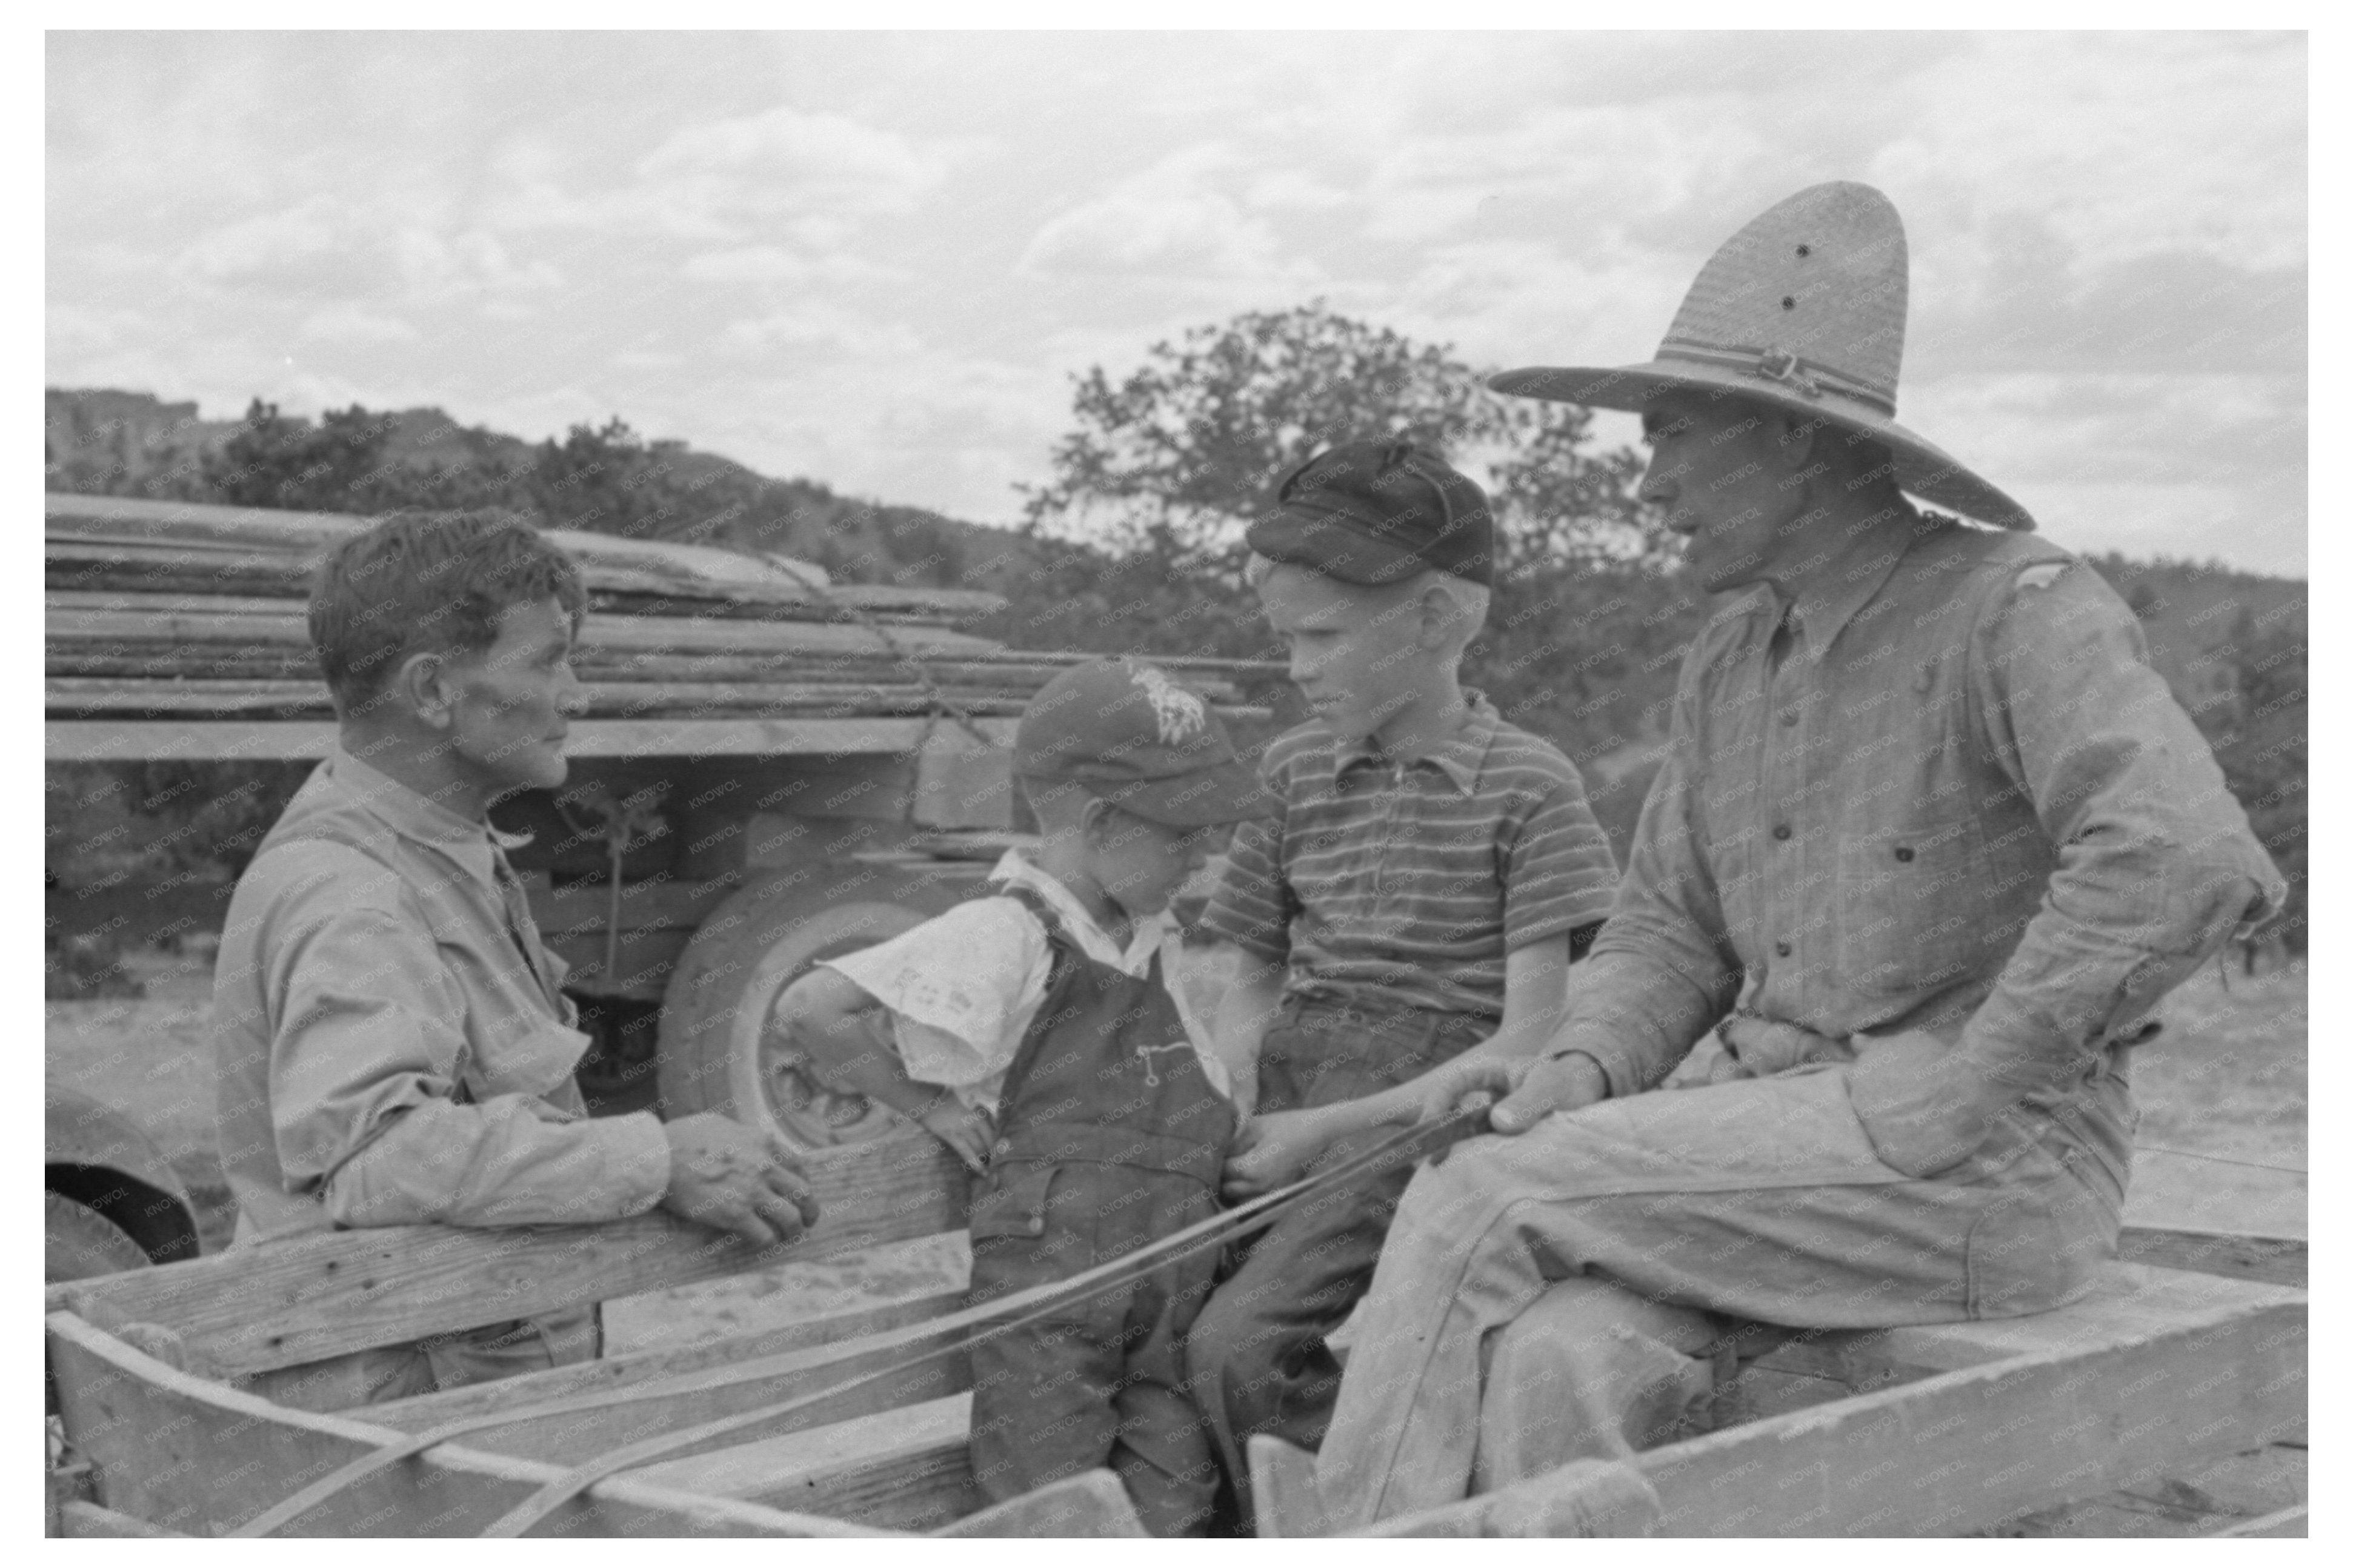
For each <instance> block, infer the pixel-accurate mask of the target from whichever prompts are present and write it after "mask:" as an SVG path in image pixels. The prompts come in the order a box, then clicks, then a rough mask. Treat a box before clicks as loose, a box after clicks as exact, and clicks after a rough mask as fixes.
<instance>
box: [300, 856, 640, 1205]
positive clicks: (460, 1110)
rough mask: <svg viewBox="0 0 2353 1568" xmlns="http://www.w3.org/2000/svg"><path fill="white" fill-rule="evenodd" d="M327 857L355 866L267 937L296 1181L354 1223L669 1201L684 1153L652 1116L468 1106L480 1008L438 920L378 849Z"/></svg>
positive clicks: (306, 888)
mask: <svg viewBox="0 0 2353 1568" xmlns="http://www.w3.org/2000/svg"><path fill="white" fill-rule="evenodd" d="M311 853H313V854H316V855H323V856H330V857H335V858H339V860H340V861H342V862H343V865H342V872H343V874H341V875H338V876H335V877H333V878H332V879H330V878H311V879H308V880H307V881H305V882H304V883H302V884H301V885H299V886H296V887H294V888H291V889H289V890H288V892H287V894H286V896H285V897H284V898H283V899H281V900H280V901H279V903H278V906H277V908H276V909H275V910H273V911H272V915H273V918H274V919H275V920H276V921H278V922H279V931H278V932H277V933H276V938H275V940H272V941H270V942H267V943H265V944H264V950H265V951H266V952H269V953H270V954H271V958H272V963H271V972H270V973H269V977H268V984H269V990H270V992H271V994H272V997H273V1005H272V1007H271V1014H272V1016H274V1017H275V1018H276V1019H277V1020H278V1023H277V1026H276V1027H275V1029H274V1030H273V1033H272V1038H271V1042H270V1061H269V1079H270V1087H269V1105H270V1114H271V1121H272V1127H273V1131H274V1132H275V1134H276V1139H277V1147H278V1157H279V1163H280V1168H281V1169H282V1170H283V1172H284V1180H285V1184H286V1186H287V1188H288V1190H289V1191H290V1192H292V1193H304V1192H318V1193H320V1194H321V1196H322V1199H323V1201H324V1204H325V1207H326V1210H327V1214H328V1215H329V1217H330V1218H332V1219H333V1220H334V1221H335V1222H336V1223H337V1224H339V1225H345V1226H386V1225H411V1224H422V1223H427V1222H439V1223H443V1224H448V1225H461V1226H501V1225H539V1224H555V1223H580V1222H586V1221H596V1220H607V1219H617V1218H620V1217H622V1216H624V1215H634V1214H640V1213H643V1212H644V1211H645V1210H647V1209H649V1208H650V1207H652V1206H653V1205H654V1204H656V1203H657V1202H659V1199H660V1197H661V1195H662V1193H663V1191H664V1189H665V1188H666V1187H667V1185H668V1183H669V1179H670V1149H669V1140H668V1138H667V1137H666V1135H665V1134H664V1133H663V1131H662V1130H661V1126H660V1123H659V1121H656V1119H655V1118H654V1117H653V1116H651V1115H650V1114H638V1115H634V1116H621V1117H613V1118H609V1119H606V1120H601V1121H592V1120H590V1119H588V1118H586V1117H583V1116H576V1115H574V1114H572V1113H571V1112H568V1111H566V1110H562V1109H560V1108H559V1107H557V1106H554V1105H552V1104H550V1103H549V1102H547V1101H546V1100H542V1099H540V1098H538V1097H537V1096H534V1095H526V1094H502V1095H496V1096H492V1097H490V1098H488V1099H485V1100H481V1101H480V1102H479V1103H471V1104H461V1103H459V1099H458V1095H459V1082H460V1072H461V1064H462V1062H463V1058H464V1053H465V1041H464V1038H463V1037H462V1036H461V1035H460V1034H459V1032H458V1030H459V1024H460V1022H461V1021H462V1020H463V1019H464V1017H465V1016H466V1004H465V999H464V997H463V996H462V995H461V994H459V990H458V988H457V986H456V985H455V984H452V983H451V981H450V979H449V977H448V973H447V972H446V971H445V969H444V968H443V966H442V963H441V959H440V954H439V952H438V950H437V948H436V945H435V943H434V941H433V939H432V937H431V935H430V933H429V932H428V931H427V929H426V927H425V924H424V922H423V921H422V920H421V918H419V917H418V915H417V913H416V911H414V910H408V909H405V908H404V907H403V904H404V900H403V899H402V896H401V892H400V888H399V884H398V882H397V879H395V878H393V877H391V876H390V875H389V874H388V873H385V872H384V871H382V870H381V869H380V868H376V867H375V866H374V865H373V864H372V863H370V862H369V861H367V860H366V859H365V858H364V857H361V856H358V855H355V854H351V853H349V852H346V851H343V850H341V849H336V848H332V847H322V848H319V849H316V850H312V851H311ZM548 1027H549V1028H550V1029H551V1030H553V1029H558V1028H561V1027H562V1026H561V1025H559V1024H558V1023H556V1021H555V1020H554V1019H552V1018H551V1019H550V1020H549V1021H548ZM567 1033H568V1031H567ZM575 1038H576V1037H575ZM554 1044H555V1042H551V1045H554Z"/></svg>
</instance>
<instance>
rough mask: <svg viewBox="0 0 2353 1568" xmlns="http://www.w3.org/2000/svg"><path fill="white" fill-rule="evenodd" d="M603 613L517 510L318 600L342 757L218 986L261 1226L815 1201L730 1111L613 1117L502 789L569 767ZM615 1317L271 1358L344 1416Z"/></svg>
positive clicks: (232, 931) (481, 515)
mask: <svg viewBox="0 0 2353 1568" xmlns="http://www.w3.org/2000/svg"><path fill="white" fill-rule="evenodd" d="M585 606H586V594H585V593H584V592H583V590H582V587H581V584H580V576H579V574H578V572H577V571H576V570H575V568H574V567H573V564H572V563H571V561H570V560H569V559H568V558H566V557H565V555H564V553H563V552H560V551H558V550H557V549H555V548H554V546H553V545H551V544H549V543H547V542H545V541H544V540H543V539H542V538H540V536H539V535H538V533H537V532H536V531H533V529H532V528H531V527H530V526H529V525H528V524H525V523H523V522H522V521H519V520H517V519H513V518H511V517H507V516H503V515H501V514H499V513H493V512H475V513H460V514H439V515H434V514H425V513H399V514H395V515H394V516H392V517H389V518H386V519H385V520H384V521H381V522H379V523H377V524H376V525H375V527H373V528H370V529H368V530H367V531H364V532H363V533H359V534H355V535H353V537H352V538H350V539H348V540H346V541H344V542H343V543H342V544H340V545H338V546H337V547H336V548H335V549H334V550H333V551H332V552H331V553H330V554H329V555H328V557H327V559H326V561H325V562H324V563H322V566H321V568H320V573H319V576H318V580H317V583H316V584H315V586H314V588H313V590H312V593H311V645H312V647H314V648H316V649H317V651H318V656H319V664H320V668H321V669H322V671H323V672H324V674H325V676H326V679H327V689H328V691H329V692H330V693H331V695H332V698H333V700H334V704H335V712H336V716H337V719H338V721H339V731H340V733H339V737H338V742H337V745H336V749H335V750H334V752H332V754H331V755H330V756H329V757H328V758H327V760H326V761H325V762H323V763H321V764H320V765H319V766H318V768H317V769H316V770H315V771H313V772H312V773H311V776H310V778H309V780H308V781H306V782H305V783H304V784H303V785H302V788H301V790H300V791H299V792H298V793H297V794H296V795H295V796H294V798H293V800H292V801H290V803H288V805H287V807H286V811H285V814H284V815H283V816H280V818H279V820H278V823H277V826H274V827H273V828H271V829H270V832H269V837H266V838H264V839H263V840H262V842H261V847H260V848H259V851H257V852H256V853H255V855H254V858H253V862H252V864H251V865H250V866H248V868H247V869H246V873H245V876H244V877H243V878H242V879H240V880H239V881H238V883H237V891H236V894H235V895H234V896H233V897H232V898H231V899H230V900H229V909H228V918H227V928H226V929H225V930H224V931H223V932H222V933H221V948H220V954H219V962H218V966H217V968H216V971H215V973H214V978H213V1007H214V1022H213V1030H214V1047H215V1052H216V1068H217V1073H218V1085H219V1101H218V1119H219V1120H218V1127H219V1136H220V1152H221V1164H222V1167H223V1169H224V1170H225V1171H226V1172H227V1176H228V1184H229V1190H230V1191H231V1192H232V1193H233V1194H235V1195H236V1198H237V1244H238V1245H244V1244H247V1243H250V1242H259V1241H267V1240H270V1239H274V1238H278V1237H292V1236H302V1235H307V1234H310V1233H311V1232H315V1231H322V1230H326V1229H330V1228H332V1227H336V1226H383V1225H417V1224H424V1223H427V1222H438V1223H441V1224H444V1225H458V1226H504V1225H546V1224H562V1223H574V1224H576V1223H580V1222H584V1221H595V1220H608V1219H618V1218H621V1217H623V1216H625V1215H634V1214H640V1213H643V1212H644V1211H645V1210H647V1209H649V1208H652V1207H654V1206H655V1205H661V1206H663V1207H666V1208H668V1209H670V1210H671V1211H672V1212H674V1213H677V1214H680V1215H684V1216H685V1217H687V1218H689V1219H693V1220H697V1221H700V1222H702V1223H703V1224H706V1225H712V1226H719V1227H721V1228H723V1229H726V1230H731V1231H733V1232H735V1233H736V1234H738V1235H740V1236H742V1237H744V1238H745V1239H746V1240H748V1241H750V1242H752V1243H754V1245H756V1246H766V1245H769V1244H770V1243H773V1242H777V1241H788V1240H790V1239H792V1238H793V1237H796V1236H797V1235H799V1234H800V1232H801V1230H802V1227H803V1226H806V1225H808V1224H813V1223H814V1222H815V1220H816V1218H817V1205H816V1201H815V1200H814V1198H812V1197H811V1195H810V1194H809V1190H808V1186H807V1183H806V1182H805V1181H803V1180H802V1178H801V1175H800V1173H799V1172H798V1171H797V1169H796V1168H795V1167H794V1165H793V1163H792V1161H791V1157H790V1155H789V1153H788V1152H786V1150H785V1149H784V1148H783V1146H782V1145H781V1144H772V1143H771V1142H770V1141H768V1140H766V1139H764V1138H762V1137H760V1136H759V1135H757V1134H755V1133H754V1132H752V1131H750V1130H749V1129H747V1128H744V1127H742V1126H740V1125H738V1124H737V1123H735V1122H733V1121H728V1120H727V1119H726V1118H724V1117H721V1116H714V1115H702V1116H690V1117H684V1118H681V1120H679V1121H673V1122H670V1123H669V1124H668V1125H666V1126H665V1125H664V1124H663V1123H661V1122H659V1121H656V1120H655V1119H654V1117H653V1115H652V1114H651V1113H650V1112H640V1113H638V1114H637V1115H633V1116H617V1117H611V1118H607V1119H606V1120H602V1121H590V1120H589V1119H588V1118H587V1115H586V1110H585V1108H584V1106H583V1104H582V1101H581V1099H580V1091H579V1089H577V1088H576V1087H575V1085H574V1083H573V1080H572V1069H573V1067H574V1065H575V1063H577V1062H578V1061H579V1059H580V1056H581V1053H582V1051H583V1050H584V1049H586V1046H587V1043H588V1037H586V1035H584V1034H582V1033H581V1032H580V1031H579V1030H578V1029H577V1028H576V1027H575V1024H576V1023H577V1021H578V1015H577V1013H576V1011H575V1009H574V1007H573V1005H572V1002H571V1000H570V999H569V998H567V997H566V996H565V994H564V993H563V990H562V986H563V982H564V970H565V965H564V961H563V960H561V959H559V958H557V957H555V956H554V954H552V953H550V952H548V951H547V950H546V949H545V948H544V947H543V946H542V945H541V944H540V940H539V931H538V928H537V927H536V926H534V925H533V922H532V918H531V910H530V908H529V906H528V905H527V904H526V903H525V901H524V898H523V890H522V884H521V883H520V882H518V881H517V880H516V879H515V874H514V871H513V869H512V868H511V867H510V866H509V865H508V864H507V858H506V850H507V849H508V848H510V847H513V846H514V845H515V844H516V843H517V842H519V841H518V840H514V839H510V838H506V837H503V836H501V834H500V833H499V832H498V831H497V830H496V829H494V828H493V827H491V825H490V820H489V816H488V813H489V808H490V805H491V802H492V801H494V800H497V799H498V798H500V797H501V796H502V795H510V794H512V793H513V792H515V791H517V790H522V789H533V788H539V789H548V788H554V786H555V785H558V784H562V783H563V782H564V776H565V756H564V739H565V728H566V726H567V724H568V723H569V721H570V720H571V718H572V716H573V715H575V714H576V713H577V712H579V711H580V710H581V708H582V706H583V701H582V695H581V689H580V683H579V682H578V681H577V680H576V679H574V678H573V674H572V666H571V663H570V659H571V654H572V646H573V641H574V638H575V637H577V636H578V634H579V629H580V621H581V616H582V613H583V610H584V608H585ZM599 1341H600V1335H599V1331H598V1326H597V1321H596V1313H595V1312H594V1310H573V1311H566V1312H559V1313H554V1314H551V1315H550V1316H548V1317H545V1318H541V1319H537V1320H527V1321H506V1322H499V1323H492V1324H491V1325H489V1326H488V1327H485V1328H480V1329H477V1330H474V1331H470V1332H466V1333H459V1334H455V1335H451V1336H448V1337H447V1338H444V1339H439V1340H435V1341H431V1342H425V1343H420V1344H413V1345H402V1346H392V1347H385V1348H379V1349H375V1350H366V1351H360V1352H354V1353H353V1354H350V1355H345V1356H338V1357H335V1358H333V1359H332V1360H330V1361H325V1362H318V1363H311V1364H309V1365H306V1366H300V1367H289V1368H286V1369H285V1370H283V1371H280V1372H273V1373H263V1374H262V1375H261V1376H260V1378H259V1379H258V1380H257V1384H256V1392H259V1393H260V1394H264V1395H265V1396H266V1397H269V1398H271V1399H275V1400H278V1401H279V1402H280V1403H284V1404H294V1405H301V1406H304V1407H306V1408H311V1409H322V1410H332V1409H341V1408H343V1407H345V1406H349V1405H360V1404H364V1403H369V1402H373V1401H377V1400H386V1399H398V1398H402V1397H404V1396H406V1395H408V1394H426V1393H430V1392H432V1391H433V1390H434V1389H436V1388H452V1387H457V1386H459V1385H461V1384H469V1383H479V1382H481V1381H483V1380H484V1379H487V1378H492V1377H501V1376H506V1375H508V1374H511V1373H518V1372H532V1371H537V1370H540V1369H542V1368H545V1367H550V1366H558V1365H563V1364H565V1363H570V1362H576V1361H586V1360H591V1359H593V1358H594V1357H595V1356H596V1352H597V1349H598V1345H599Z"/></svg>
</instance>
